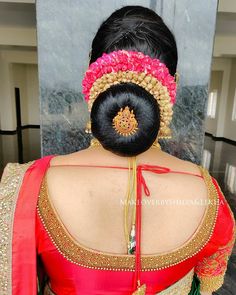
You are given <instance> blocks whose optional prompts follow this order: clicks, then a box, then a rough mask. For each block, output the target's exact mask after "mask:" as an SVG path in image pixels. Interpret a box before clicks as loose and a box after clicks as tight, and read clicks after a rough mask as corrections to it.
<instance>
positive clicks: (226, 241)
mask: <svg viewBox="0 0 236 295" xmlns="http://www.w3.org/2000/svg"><path fill="white" fill-rule="evenodd" d="M86 167H87V166H86ZM103 168H104V167H103ZM109 168H110V167H109ZM113 168H118V169H126V168H123V167H113ZM137 169H138V185H139V188H141V189H140V192H141V191H142V188H143V189H144V192H145V193H146V194H149V191H148V187H147V185H146V182H145V179H144V177H143V174H142V171H144V170H145V171H150V172H151V173H158V174H159V173H182V174H191V173H184V172H178V171H171V170H170V169H168V168H164V167H159V166H153V165H139V166H138V168H137ZM200 170H201V174H202V175H201V176H198V175H195V176H196V177H197V176H198V177H202V178H203V180H204V181H205V183H206V187H207V190H208V198H209V200H208V201H209V202H208V206H207V208H206V211H205V214H204V217H203V219H202V221H201V224H200V225H199V227H198V229H197V230H196V232H195V233H194V234H193V235H192V237H191V238H190V239H189V240H188V241H187V242H186V243H185V244H184V245H183V246H182V247H180V248H178V249H176V250H173V251H171V252H168V253H164V254H158V255H141V257H140V263H141V265H140V268H141V271H140V281H141V284H143V283H145V284H146V285H147V290H146V294H148V295H149V294H157V293H159V292H160V293H159V294H163V295H164V294H176V293H175V292H176V291H175V290H178V291H179V290H182V293H181V294H186V295H187V294H188V293H189V291H190V288H191V282H192V277H193V274H194V273H196V274H197V276H198V278H199V279H200V282H201V291H209V292H213V291H215V290H217V289H218V288H219V287H220V286H221V285H222V284H223V280H224V274H225V271H226V269H227V261H228V258H229V255H230V254H231V251H232V248H233V244H234V240H235V221H234V217H233V214H232V211H231V210H230V208H229V205H228V203H227V202H226V200H225V198H224V196H223V194H222V192H221V190H220V188H219V186H218V184H217V182H216V180H215V179H214V178H212V177H211V176H210V175H209V173H208V172H207V171H206V170H205V169H203V168H200ZM192 175H193V174H192ZM140 223H141V222H140ZM140 226H141V225H140ZM36 236H37V252H38V255H40V257H41V260H42V262H43V265H44V269H45V271H46V273H47V275H48V277H49V283H50V287H51V291H50V292H53V293H55V294H57V295H66V294H83V295H87V294H103V295H104V294H114V295H125V294H129V295H130V294H132V292H134V291H135V288H134V276H135V273H136V272H135V265H136V264H135V256H134V255H121V254H111V253H104V252H100V251H97V250H93V249H90V248H87V247H85V246H84V245H81V244H79V243H78V242H77V241H75V240H74V239H73V237H71V235H70V234H69V232H68V231H67V229H66V228H65V227H64V226H63V224H62V222H61V221H60V219H59V217H58V215H57V213H56V211H55V208H54V207H53V206H52V204H51V202H50V200H49V197H48V193H47V185H46V181H45V179H44V181H43V183H42V186H41V191H40V197H39V199H38V214H37V216H36ZM136 262H137V261H136ZM175 288H177V289H175ZM48 292H49V291H48ZM53 293H49V294H53Z"/></svg>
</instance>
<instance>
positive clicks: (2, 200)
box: [0, 162, 33, 295]
mask: <svg viewBox="0 0 236 295" xmlns="http://www.w3.org/2000/svg"><path fill="white" fill-rule="evenodd" d="M32 163H33V162H29V163H27V164H18V163H9V164H7V166H6V168H5V169H4V172H3V176H2V179H1V182H0V237H1V242H0V294H1V295H10V294H12V232H13V220H14V212H15V206H16V202H17V198H18V193H19V189H20V186H21V182H22V179H23V177H24V174H25V172H26V170H27V169H28V167H29V166H30V165H32Z"/></svg>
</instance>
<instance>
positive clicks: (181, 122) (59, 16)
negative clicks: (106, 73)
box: [36, 0, 217, 162]
mask: <svg viewBox="0 0 236 295" xmlns="http://www.w3.org/2000/svg"><path fill="white" fill-rule="evenodd" d="M127 4H129V5H142V6H147V7H150V8H152V9H154V10H155V11H156V12H157V13H158V14H160V15H161V16H162V17H163V19H164V21H165V22H166V23H167V25H168V26H169V27H170V29H171V30H172V31H173V33H174V34H175V36H176V39H177V45H178V50H179V64H178V71H179V72H180V75H181V79H180V85H179V89H178V97H177V104H176V106H175V108H174V111H175V114H174V118H173V124H172V129H173V139H172V140H171V141H168V142H162V146H163V148H164V149H165V150H167V151H168V152H170V153H172V154H174V155H176V156H178V157H181V158H183V159H188V160H191V161H194V162H199V161H200V158H201V153H202V149H203V138H204V117H205V104H206V99H207V88H208V81H209V74H210V66H211V58H212V46H213V39H214V31H215V18H216V9H217V0H211V1H205V0H199V1H188V0H178V1H177V0H169V1H163V0H157V1H153V0H151V1H145V0H143V1H137V0H136V1H132V0H130V1H125V0H119V1H118V0H102V1H101V0H98V1H92V0H90V1H84V0H69V1H63V0H57V1H55V0H38V1H37V7H36V8H37V32H38V54H39V82H40V94H41V96H40V100H41V124H42V141H41V142H42V153H43V155H46V154H55V153H56V154H62V153H69V152H73V151H76V150H79V149H83V148H85V147H87V146H88V144H89V138H88V137H86V134H85V133H84V131H83V130H84V126H85V123H86V121H87V119H88V113H87V110H86V109H87V106H86V104H85V103H84V102H83V97H82V95H81V80H82V77H83V75H84V72H85V70H86V67H87V65H88V53H89V50H90V44H91V42H92V38H93V36H94V34H95V32H96V30H97V28H98V26H99V25H100V23H101V22H102V21H103V20H105V19H106V18H107V17H108V16H109V15H110V14H111V13H112V12H113V11H114V10H115V9H117V8H120V7H122V6H124V5H127Z"/></svg>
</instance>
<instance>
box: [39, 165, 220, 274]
mask: <svg viewBox="0 0 236 295" xmlns="http://www.w3.org/2000/svg"><path fill="white" fill-rule="evenodd" d="M200 171H201V174H202V176H203V179H204V181H205V183H206V186H207V191H208V205H207V207H206V210H205V214H204V217H203V218H202V221H201V225H200V226H199V228H198V229H197V231H196V232H195V233H194V235H193V236H192V237H191V238H190V239H189V241H188V242H187V243H185V244H184V245H183V246H182V247H180V248H179V249H177V250H173V251H171V252H167V253H165V254H156V255H155V254H153V255H142V257H141V263H142V271H152V270H157V269H164V268H167V267H170V266H171V265H176V264H179V263H180V262H182V261H184V260H187V259H188V258H190V257H192V256H194V255H196V254H197V253H198V252H199V251H200V250H201V249H202V248H203V247H204V246H205V245H206V244H207V242H208V241H209V240H210V238H211V236H212V233H213V230H214V226H215V223H216V218H217V214H218V206H219V202H218V193H217V190H216V187H215V185H214V184H213V182H212V179H211V176H210V175H209V173H208V172H207V170H205V169H204V168H202V167H200ZM38 213H39V215H40V218H41V220H42V223H43V224H44V227H45V229H46V231H47V232H48V234H49V236H50V238H51V240H52V242H53V243H54V245H55V247H56V248H57V249H58V251H59V252H60V253H61V254H62V255H63V256H64V257H65V258H66V259H67V260H69V261H71V262H72V263H75V264H77V265H80V266H84V267H87V268H93V269H104V270H116V271H134V270H135V256H134V255H122V254H111V253H103V252H99V251H95V250H92V249H90V248H86V247H85V246H83V245H81V244H79V243H78V242H77V241H75V240H73V238H72V237H71V236H70V234H69V233H68V232H67V231H66V229H65V228H64V226H63V225H62V223H61V222H60V221H59V219H58V217H57V213H56V211H55V209H54V208H53V206H52V204H51V203H50V200H49V197H48V193H47V186H46V182H45V180H44V181H43V183H42V187H41V192H40V197H39V200H38Z"/></svg>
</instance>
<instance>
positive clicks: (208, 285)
mask: <svg viewBox="0 0 236 295" xmlns="http://www.w3.org/2000/svg"><path fill="white" fill-rule="evenodd" d="M199 280H200V291H201V292H214V291H216V290H218V289H219V288H220V287H221V286H222V285H223V283H224V274H223V275H220V276H215V277H213V276H211V277H199Z"/></svg>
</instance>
